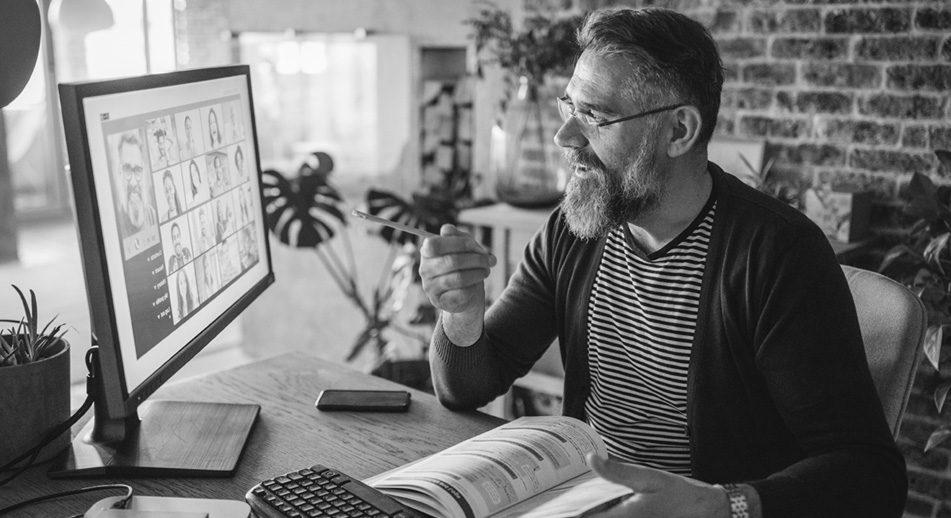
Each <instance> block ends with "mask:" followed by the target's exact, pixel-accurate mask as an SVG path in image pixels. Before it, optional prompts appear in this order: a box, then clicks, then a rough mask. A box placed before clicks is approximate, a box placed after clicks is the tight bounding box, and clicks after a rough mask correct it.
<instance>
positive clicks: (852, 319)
mask: <svg viewBox="0 0 951 518" xmlns="http://www.w3.org/2000/svg"><path fill="white" fill-rule="evenodd" d="M807 265H808V266H807ZM759 271H760V272H763V278H762V279H761V282H758V283H756V285H757V286H758V287H759V288H757V289H759V290H760V292H759V293H751V294H750V295H751V297H752V298H753V300H756V301H758V303H755V305H756V306H758V307H759V308H760V318H759V319H758V321H757V323H756V324H755V328H754V347H755V352H754V354H755V362H756V366H757V368H758V370H759V371H760V372H761V374H762V376H763V379H764V380H765V382H766V385H767V387H768V390H769V395H770V397H771V398H772V400H773V401H774V404H775V405H776V408H777V410H778V412H779V414H780V416H781V417H782V419H783V421H784V422H785V424H786V426H787V427H788V429H789V431H790V433H791V434H792V436H793V438H794V440H795V441H796V443H797V444H798V445H799V448H800V449H801V450H802V451H803V452H804V455H805V458H804V459H803V460H801V461H799V462H796V463H794V464H792V465H791V466H789V467H788V468H786V469H783V470H781V471H780V472H778V473H775V474H773V475H771V476H768V477H766V478H765V479H763V480H758V481H753V482H751V484H752V485H753V486H754V487H755V488H756V489H757V491H758V492H759V494H760V497H761V499H762V503H763V511H764V516H766V517H768V518H777V517H787V516H788V517H794V516H817V517H818V516H829V517H837V516H867V517H897V516H901V514H902V509H903V506H904V501H905V494H906V491H907V479H906V474H905V465H904V459H903V458H902V456H901V454H900V453H899V452H898V449H897V447H896V445H895V442H894V439H893V438H892V436H891V433H890V431H889V429H888V426H887V424H886V421H885V417H884V413H883V412H882V407H881V403H880V401H879V400H878V395H877V392H876V391H875V386H874V383H873V381H872V378H871V374H870V373H869V369H868V363H867V360H866V357H865V349H864V346H863V343H862V337H861V331H860V329H859V325H858V319H857V317H856V313H855V305H854V302H853V300H852V296H851V292H850V290H849V287H848V283H847V282H846V280H845V277H844V275H843V273H842V270H841V267H840V266H839V265H838V263H837V261H836V260H835V257H834V255H833V253H832V251H831V248H830V247H829V245H828V242H827V241H826V240H825V238H824V237H823V236H821V235H819V234H818V233H817V232H803V235H801V236H799V237H798V238H797V239H794V240H792V246H790V247H789V248H788V249H787V250H785V251H784V253H783V254H782V256H781V258H779V259H778V260H777V261H775V264H772V265H770V266H765V265H764V267H763V268H762V269H760V270H759Z"/></svg>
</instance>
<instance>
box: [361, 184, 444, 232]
mask: <svg viewBox="0 0 951 518" xmlns="http://www.w3.org/2000/svg"><path fill="white" fill-rule="evenodd" d="M367 212H369V213H370V214H372V215H374V216H377V217H381V218H384V219H388V220H391V221H396V222H399V223H402V224H404V225H408V226H410V227H415V228H422V229H425V230H429V231H431V232H432V231H435V232H436V233H438V232H439V226H440V225H441V223H439V224H435V225H434V224H431V223H430V224H427V221H426V220H424V217H423V215H422V214H421V211H420V210H419V207H417V206H414V205H410V204H409V203H407V202H406V201H405V200H403V199H402V198H400V197H399V196H396V195H395V194H393V193H390V192H386V191H380V190H377V189H370V190H369V191H367ZM380 237H382V238H383V240H384V241H386V242H387V243H390V244H393V243H399V244H400V245H404V244H406V243H414V244H416V243H418V241H419V239H420V238H419V236H417V235H415V234H410V233H408V232H403V231H402V230H397V229H394V228H390V227H386V226H384V227H380Z"/></svg>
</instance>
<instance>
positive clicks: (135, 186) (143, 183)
mask: <svg viewBox="0 0 951 518" xmlns="http://www.w3.org/2000/svg"><path fill="white" fill-rule="evenodd" d="M116 151H117V155H116V156H117V157H118V160H119V163H118V166H119V167H118V168H117V171H116V176H117V177H118V178H117V180H118V181H117V186H118V187H119V192H118V193H116V194H117V196H116V198H117V200H118V202H117V204H118V208H119V232H120V235H121V236H122V237H123V238H127V237H130V236H132V235H134V234H137V233H138V232H140V231H142V230H145V229H147V228H154V227H155V226H156V225H157V224H158V212H157V211H156V210H155V204H154V203H155V202H154V200H153V197H152V188H151V185H152V182H151V181H150V175H149V172H148V171H147V170H146V169H145V159H144V157H143V156H142V141H141V140H140V138H139V135H138V132H137V131H130V132H127V133H123V134H122V135H121V136H120V137H119V143H118V145H117V147H116Z"/></svg>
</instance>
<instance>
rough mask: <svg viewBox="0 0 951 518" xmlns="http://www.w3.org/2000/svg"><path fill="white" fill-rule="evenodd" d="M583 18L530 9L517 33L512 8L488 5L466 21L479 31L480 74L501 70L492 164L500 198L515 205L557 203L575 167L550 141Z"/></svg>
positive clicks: (474, 36) (558, 122)
mask: <svg viewBox="0 0 951 518" xmlns="http://www.w3.org/2000/svg"><path fill="white" fill-rule="evenodd" d="M582 18H583V17H582V16H581V15H573V14H569V15H564V14H558V13H555V12H544V11H541V10H539V9H538V8H532V9H530V10H529V11H528V13H527V15H526V16H525V17H524V19H523V20H522V26H521V28H516V26H515V24H514V23H513V21H512V17H511V15H510V14H509V12H508V11H505V10H503V9H500V8H498V7H497V6H495V5H494V4H491V3H484V4H483V7H482V8H481V9H480V10H479V12H478V14H477V16H475V17H474V18H470V19H468V20H466V23H467V24H469V25H471V26H472V28H473V33H472V39H473V40H474V42H475V52H476V57H477V68H476V73H477V75H478V76H479V77H482V76H483V67H485V66H498V67H500V68H501V70H502V73H503V76H502V79H503V83H504V86H505V94H504V95H503V96H502V99H501V101H500V102H499V113H498V116H497V118H496V123H495V125H494V127H493V128H492V135H491V141H490V154H491V162H490V163H491V168H492V172H493V174H494V176H495V179H496V182H497V184H496V194H497V195H498V197H499V199H501V200H502V201H504V202H506V203H509V204H510V205H514V206H518V207H543V206H551V205H553V204H555V203H557V202H558V201H559V200H560V199H561V196H562V194H563V193H564V188H565V185H566V184H567V181H568V174H569V172H568V171H569V169H568V168H567V166H566V164H565V163H564V160H563V159H562V155H561V149H560V148H558V146H556V145H555V144H554V142H553V141H552V139H553V137H554V134H555V132H556V131H557V130H558V127H559V126H560V125H561V118H560V116H559V115H558V109H557V106H556V104H555V97H557V96H559V95H561V94H562V91H560V90H559V88H563V87H564V84H563V83H564V82H566V81H567V77H568V76H569V75H570V74H571V69H572V66H573V65H574V62H575V60H576V59H577V54H578V49H577V45H576V43H575V37H574V35H575V31H576V30H577V29H578V28H579V27H580V26H581V21H582ZM558 79H560V80H561V83H558ZM552 80H555V81H552ZM554 83H558V84H554Z"/></svg>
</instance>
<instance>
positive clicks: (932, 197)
mask: <svg viewBox="0 0 951 518" xmlns="http://www.w3.org/2000/svg"><path fill="white" fill-rule="evenodd" d="M908 190H909V192H910V193H911V200H909V203H908V207H907V210H908V212H909V213H910V214H913V215H915V216H919V217H922V218H924V219H929V220H930V219H934V218H935V217H937V216H938V215H939V214H940V213H941V205H940V204H939V203H938V199H937V193H938V188H937V187H935V185H934V182H932V181H931V179H930V178H928V177H927V176H925V175H923V174H921V173H918V172H916V173H915V174H914V175H913V176H912V177H911V182H909V184H908Z"/></svg>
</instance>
